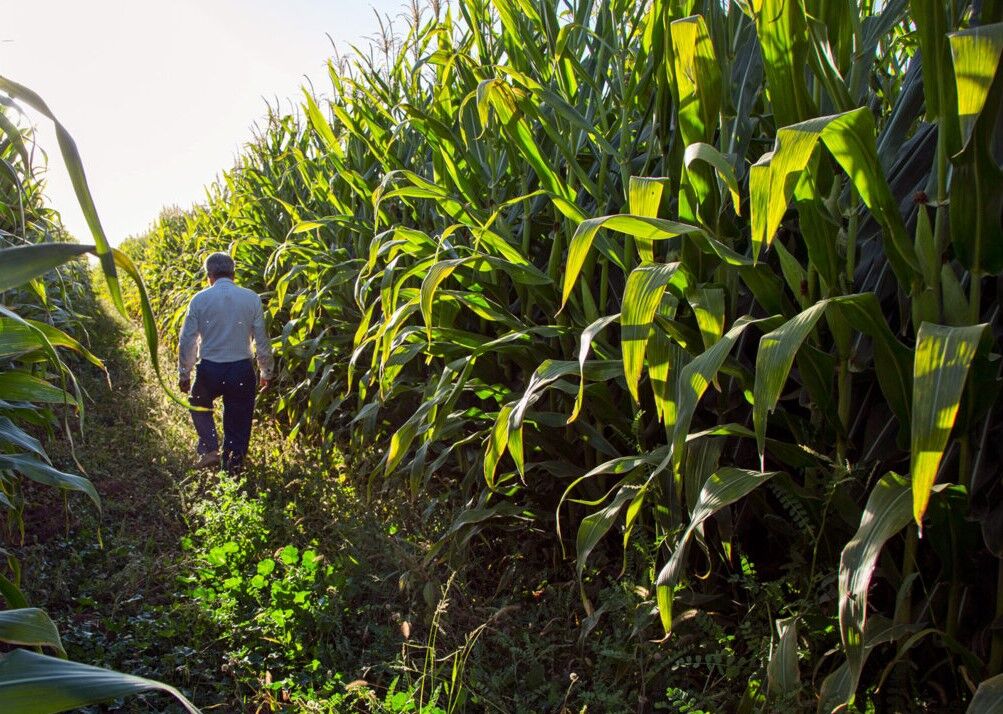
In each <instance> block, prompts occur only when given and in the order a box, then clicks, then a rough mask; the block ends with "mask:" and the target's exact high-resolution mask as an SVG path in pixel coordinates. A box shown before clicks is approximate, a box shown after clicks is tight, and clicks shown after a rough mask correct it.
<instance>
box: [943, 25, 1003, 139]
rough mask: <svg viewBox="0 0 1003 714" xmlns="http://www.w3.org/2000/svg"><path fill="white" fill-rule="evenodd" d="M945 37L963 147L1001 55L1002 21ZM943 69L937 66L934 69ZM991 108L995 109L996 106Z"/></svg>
mask: <svg viewBox="0 0 1003 714" xmlns="http://www.w3.org/2000/svg"><path fill="white" fill-rule="evenodd" d="M948 40H949V42H950V47H951V55H952V57H953V59H954V81H955V87H956V91H957V95H958V122H959V124H960V128H961V140H962V148H964V147H965V146H967V144H968V142H969V141H970V140H971V138H972V131H973V130H974V129H975V123H976V122H977V121H978V118H979V116H981V114H982V111H983V109H984V108H985V107H986V100H987V99H988V98H989V95H990V88H991V87H992V86H993V80H994V79H995V77H996V73H997V71H998V68H999V64H1000V56H1001V55H1003V23H996V24H993V25H981V26H979V27H970V28H968V29H966V30H961V31H960V32H952V33H950V34H949V35H948ZM924 69H925V63H924ZM943 69H944V68H938V71H943ZM993 109H994V111H999V107H993Z"/></svg>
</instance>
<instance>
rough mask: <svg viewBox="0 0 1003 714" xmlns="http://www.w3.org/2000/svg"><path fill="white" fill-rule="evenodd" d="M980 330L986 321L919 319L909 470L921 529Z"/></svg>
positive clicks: (977, 344) (916, 513)
mask: <svg viewBox="0 0 1003 714" xmlns="http://www.w3.org/2000/svg"><path fill="white" fill-rule="evenodd" d="M985 330H986V325H971V326H968V327H947V326H944V325H934V324H931V323H929V322H924V323H923V324H922V325H920V327H919V332H918V334H917V336H916V357H915V362H914V365H913V382H912V439H911V455H912V458H911V461H910V464H911V468H910V474H911V477H912V497H913V518H914V519H915V521H916V525H917V526H918V527H919V528H920V530H921V532H922V528H923V514H924V513H926V507H927V504H928V503H929V500H930V492H931V490H932V489H933V483H934V481H935V480H936V478H937V470H938V468H939V467H940V460H941V458H942V457H943V455H944V448H945V447H946V446H947V439H948V437H949V436H950V435H951V429H952V428H953V427H954V420H955V418H956V417H957V415H958V405H959V404H960V402H961V394H962V392H963V391H964V389H965V380H966V379H967V377H968V368H969V367H970V366H971V364H972V359H974V357H975V354H976V352H977V351H978V348H979V343H980V342H981V340H982V336H983V333H984V332H985Z"/></svg>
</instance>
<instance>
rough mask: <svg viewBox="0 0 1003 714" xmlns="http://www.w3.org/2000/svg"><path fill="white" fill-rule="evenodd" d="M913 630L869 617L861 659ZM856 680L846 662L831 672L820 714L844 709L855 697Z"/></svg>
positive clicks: (823, 688)
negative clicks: (876, 648) (880, 646)
mask: <svg viewBox="0 0 1003 714" xmlns="http://www.w3.org/2000/svg"><path fill="white" fill-rule="evenodd" d="M910 631H911V626H910V625H895V624H894V623H893V622H892V621H891V620H888V619H887V618H884V617H881V616H880V615H874V616H872V617H869V618H868V619H867V625H866V627H865V628H864V635H863V638H862V639H863V643H864V644H863V654H862V657H861V660H862V661H863V662H866V661H867V658H868V657H869V656H870V654H871V652H872V651H873V650H874V648H875V647H877V646H879V645H883V644H886V643H888V642H894V641H895V640H898V639H899V638H901V637H902V636H904V635H908V634H909V632H910ZM856 686H857V684H856V682H855V681H854V680H853V676H852V674H851V673H850V666H849V664H848V663H846V662H844V663H843V664H841V665H840V666H839V667H837V668H836V670H835V671H834V672H832V673H831V674H829V675H828V676H827V677H826V678H825V679H824V680H823V681H822V686H821V688H820V690H819V697H818V707H817V709H816V711H817V713H818V714H834V712H841V711H844V710H845V708H846V704H847V702H849V701H851V700H852V699H853V695H854V694H855V690H856Z"/></svg>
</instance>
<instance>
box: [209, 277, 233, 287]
mask: <svg viewBox="0 0 1003 714" xmlns="http://www.w3.org/2000/svg"><path fill="white" fill-rule="evenodd" d="M223 282H227V283H230V285H233V280H232V279H231V278H216V282H215V283H213V287H215V286H217V285H219V284H220V283H223Z"/></svg>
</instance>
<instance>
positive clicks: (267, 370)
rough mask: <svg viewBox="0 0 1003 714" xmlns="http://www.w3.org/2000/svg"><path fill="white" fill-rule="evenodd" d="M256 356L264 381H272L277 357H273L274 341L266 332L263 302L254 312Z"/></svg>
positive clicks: (259, 301)
mask: <svg viewBox="0 0 1003 714" xmlns="http://www.w3.org/2000/svg"><path fill="white" fill-rule="evenodd" d="M252 331H253V334H254V354H255V356H256V357H257V359H258V369H259V370H260V371H261V378H262V379H271V378H272V376H273V372H274V370H275V357H274V356H273V355H272V341H271V340H270V339H269V338H268V333H267V332H266V331H265V312H264V310H263V309H262V307H261V300H260V299H259V300H258V304H257V305H256V306H255V310H254V325H253V330H252Z"/></svg>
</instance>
